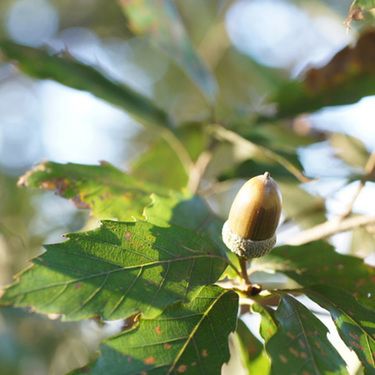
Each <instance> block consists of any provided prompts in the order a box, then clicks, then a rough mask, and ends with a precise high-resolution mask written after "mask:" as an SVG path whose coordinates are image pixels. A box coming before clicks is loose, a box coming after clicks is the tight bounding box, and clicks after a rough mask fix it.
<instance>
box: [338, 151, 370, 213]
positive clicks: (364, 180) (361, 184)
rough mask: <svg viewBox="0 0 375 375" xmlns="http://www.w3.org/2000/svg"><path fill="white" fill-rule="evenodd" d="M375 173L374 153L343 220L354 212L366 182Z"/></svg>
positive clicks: (368, 161)
mask: <svg viewBox="0 0 375 375" xmlns="http://www.w3.org/2000/svg"><path fill="white" fill-rule="evenodd" d="M374 172H375V152H373V153H372V154H371V155H370V157H369V158H368V160H367V163H366V166H365V173H366V174H365V175H364V176H363V178H362V180H361V182H360V183H359V186H358V189H357V192H356V194H355V195H354V197H353V199H352V200H351V202H350V203H349V205H348V207H347V209H346V211H345V212H344V213H343V214H342V215H341V218H342V219H344V218H346V217H347V216H349V214H350V213H351V212H352V209H353V205H354V203H355V201H356V200H357V198H358V196H359V194H360V193H361V191H362V189H363V188H364V186H365V184H366V182H367V181H368V180H369V179H370V178H372V177H373V176H374Z"/></svg>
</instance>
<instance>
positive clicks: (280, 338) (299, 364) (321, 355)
mask: <svg viewBox="0 0 375 375" xmlns="http://www.w3.org/2000/svg"><path fill="white" fill-rule="evenodd" d="M275 317H276V319H277V321H278V323H279V327H278V330H277V332H276V333H275V334H273V335H272V336H269V335H268V334H267V335H265V336H264V339H265V347H266V351H267V353H268V355H269V356H270V358H271V374H275V375H276V374H347V370H346V367H345V366H346V365H345V362H344V360H343V359H342V358H341V357H340V355H339V354H338V352H337V351H336V349H335V348H334V347H333V346H332V344H331V343H330V342H329V340H328V339H327V333H328V329H327V327H326V326H325V325H324V324H323V323H322V322H321V321H320V320H319V319H318V318H317V317H315V316H314V314H312V313H311V312H310V310H308V309H307V308H306V307H305V306H304V305H302V304H301V303H300V302H298V301H297V300H296V299H295V298H293V297H291V296H290V295H288V294H283V295H282V297H281V302H280V305H279V307H278V309H277V310H276V312H275ZM261 324H263V323H261ZM266 324H268V322H266ZM261 332H262V330H261ZM263 332H264V330H263Z"/></svg>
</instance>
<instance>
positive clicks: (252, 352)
mask: <svg viewBox="0 0 375 375" xmlns="http://www.w3.org/2000/svg"><path fill="white" fill-rule="evenodd" d="M236 336H237V342H238V346H237V348H238V350H239V351H240V354H241V357H242V362H243V366H244V367H245V368H246V369H247V370H248V372H249V374H262V375H266V374H268V373H269V370H270V361H269V359H268V357H267V355H266V354H265V352H264V348H263V344H262V343H261V342H260V341H259V340H258V339H257V338H256V337H255V336H254V335H253V334H252V332H251V331H250V330H249V328H248V327H247V325H246V324H245V323H244V322H243V321H242V320H241V319H238V322H237V328H236Z"/></svg>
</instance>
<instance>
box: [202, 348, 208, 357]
mask: <svg viewBox="0 0 375 375" xmlns="http://www.w3.org/2000/svg"><path fill="white" fill-rule="evenodd" d="M202 356H203V357H207V356H208V353H207V350H206V349H203V350H202Z"/></svg>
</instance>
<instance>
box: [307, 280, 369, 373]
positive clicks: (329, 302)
mask: <svg viewBox="0 0 375 375" xmlns="http://www.w3.org/2000/svg"><path fill="white" fill-rule="evenodd" d="M303 292H304V293H305V294H306V295H307V296H308V297H309V298H311V299H312V300H313V301H314V302H316V303H318V304H319V305H320V306H322V307H323V308H325V309H327V310H328V311H329V312H330V314H331V316H332V319H333V321H334V323H335V325H336V327H337V330H338V332H339V334H340V336H341V338H342V340H343V341H344V342H345V344H346V345H347V346H348V347H349V348H350V349H352V350H353V351H354V352H355V353H356V354H357V356H358V358H359V359H360V361H361V362H362V365H363V366H364V368H365V369H366V371H368V373H369V374H373V373H375V312H374V311H373V310H370V309H367V308H366V307H364V306H363V305H361V304H360V303H359V302H358V301H357V300H356V299H355V298H354V297H353V296H352V295H350V294H349V293H347V292H345V291H343V290H341V289H338V288H334V287H330V286H328V285H314V286H311V287H309V288H308V289H304V290H303Z"/></svg>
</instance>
